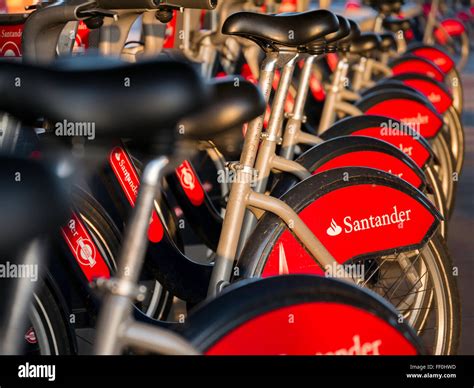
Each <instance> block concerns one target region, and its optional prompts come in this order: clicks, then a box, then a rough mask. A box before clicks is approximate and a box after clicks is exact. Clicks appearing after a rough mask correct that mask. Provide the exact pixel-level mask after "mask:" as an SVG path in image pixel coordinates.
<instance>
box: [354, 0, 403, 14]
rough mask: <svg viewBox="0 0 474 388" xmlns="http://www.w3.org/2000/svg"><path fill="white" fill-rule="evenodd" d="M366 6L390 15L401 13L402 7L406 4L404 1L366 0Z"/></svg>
mask: <svg viewBox="0 0 474 388" xmlns="http://www.w3.org/2000/svg"><path fill="white" fill-rule="evenodd" d="M363 3H364V4H366V5H368V6H370V7H372V8H375V9H376V10H378V11H379V12H381V13H383V14H385V15H390V14H392V13H398V12H400V9H401V8H402V5H403V4H405V1H404V0H364V1H363Z"/></svg>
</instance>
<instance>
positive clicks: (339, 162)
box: [314, 151, 422, 187]
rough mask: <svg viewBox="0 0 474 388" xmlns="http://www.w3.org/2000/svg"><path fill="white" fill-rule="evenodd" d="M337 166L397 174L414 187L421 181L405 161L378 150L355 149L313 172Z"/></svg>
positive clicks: (419, 184) (418, 185)
mask: <svg viewBox="0 0 474 388" xmlns="http://www.w3.org/2000/svg"><path fill="white" fill-rule="evenodd" d="M338 167H371V168H376V169H378V170H382V171H386V172H389V173H390V174H394V175H397V176H398V177H399V178H401V179H403V180H405V181H407V182H408V183H411V184H412V185H413V186H415V187H420V186H421V183H422V181H421V179H420V177H419V176H418V175H417V174H416V173H415V172H413V170H412V169H411V168H410V166H408V165H407V164H406V163H404V162H403V161H401V160H400V159H398V158H396V157H395V156H393V155H389V154H387V153H385V152H378V151H355V152H348V153H345V154H343V155H339V156H337V157H335V158H333V159H331V160H329V161H327V162H326V163H324V164H323V165H322V166H320V167H319V168H318V169H317V170H316V171H315V172H314V173H315V174H317V173H319V172H323V171H327V170H330V169H332V168H338Z"/></svg>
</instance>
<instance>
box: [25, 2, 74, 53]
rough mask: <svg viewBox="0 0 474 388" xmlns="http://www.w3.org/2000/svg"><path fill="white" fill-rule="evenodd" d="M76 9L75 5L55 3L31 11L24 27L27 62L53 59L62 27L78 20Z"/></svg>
mask: <svg viewBox="0 0 474 388" xmlns="http://www.w3.org/2000/svg"><path fill="white" fill-rule="evenodd" d="M76 9H77V6H75V5H53V6H49V7H46V8H39V9H38V10H37V11H35V12H33V13H31V15H30V16H29V17H28V19H27V20H26V22H25V27H24V29H23V35H22V49H23V59H24V60H25V61H27V62H28V61H29V62H38V61H42V62H43V61H44V62H49V61H52V60H53V59H54V58H55V57H56V46H57V44H58V39H59V35H60V34H61V31H62V29H63V28H64V26H65V25H66V23H67V22H69V21H73V20H77V19H76Z"/></svg>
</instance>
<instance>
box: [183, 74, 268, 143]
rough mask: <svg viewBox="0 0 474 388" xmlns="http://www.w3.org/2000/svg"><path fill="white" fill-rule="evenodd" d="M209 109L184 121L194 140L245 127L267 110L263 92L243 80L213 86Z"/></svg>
mask: <svg viewBox="0 0 474 388" xmlns="http://www.w3.org/2000/svg"><path fill="white" fill-rule="evenodd" d="M210 86H211V89H212V92H211V97H210V102H209V104H208V105H207V107H206V108H205V109H203V110H200V111H199V112H197V113H196V114H194V115H191V116H188V117H186V118H185V119H184V120H183V121H181V123H180V124H181V125H182V126H183V128H184V131H185V133H186V136H187V137H188V138H191V139H197V140H199V139H205V138H208V139H212V138H213V137H214V136H215V135H216V134H217V133H219V132H225V131H227V130H229V129H233V128H235V127H240V129H241V127H242V125H243V124H244V123H246V122H248V121H250V120H252V119H254V118H255V117H257V116H260V115H261V114H263V112H264V111H265V106H266V104H265V100H264V99H263V96H262V93H261V92H260V90H259V89H258V88H257V87H256V86H255V85H254V84H252V83H251V82H249V81H246V80H244V79H243V78H238V79H236V78H234V77H233V78H222V79H216V80H214V81H213V82H211V83H210Z"/></svg>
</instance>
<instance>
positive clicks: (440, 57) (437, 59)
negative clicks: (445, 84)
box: [412, 47, 454, 74]
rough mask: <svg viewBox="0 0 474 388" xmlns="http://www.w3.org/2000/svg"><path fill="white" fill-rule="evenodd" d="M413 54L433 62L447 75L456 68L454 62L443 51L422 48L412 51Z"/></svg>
mask: <svg viewBox="0 0 474 388" xmlns="http://www.w3.org/2000/svg"><path fill="white" fill-rule="evenodd" d="M412 54H414V55H416V56H418V57H421V58H425V59H428V60H430V61H431V62H433V63H434V64H435V65H436V66H438V67H439V68H440V70H441V71H442V72H443V73H444V74H446V73H449V72H450V71H451V70H452V69H453V68H454V61H453V60H452V59H451V58H450V57H449V55H447V54H446V53H444V52H443V51H441V50H438V49H437V48H436V47H420V48H417V49H415V50H413V51H412Z"/></svg>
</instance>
